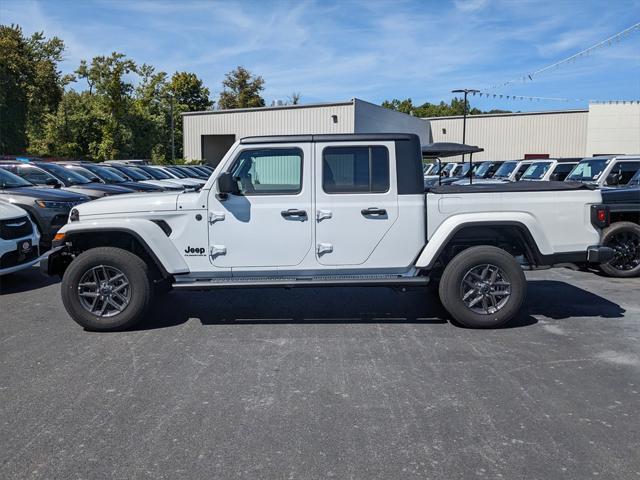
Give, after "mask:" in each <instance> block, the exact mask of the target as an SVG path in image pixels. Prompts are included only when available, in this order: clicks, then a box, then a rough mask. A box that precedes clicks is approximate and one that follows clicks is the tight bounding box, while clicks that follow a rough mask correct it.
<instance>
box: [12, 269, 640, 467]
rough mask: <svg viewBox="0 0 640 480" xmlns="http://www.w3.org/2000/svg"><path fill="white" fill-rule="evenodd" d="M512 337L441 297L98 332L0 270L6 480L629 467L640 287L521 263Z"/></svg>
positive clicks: (285, 300)
mask: <svg viewBox="0 0 640 480" xmlns="http://www.w3.org/2000/svg"><path fill="white" fill-rule="evenodd" d="M527 276H528V278H529V280H530V282H529V296H528V300H527V304H526V307H525V308H524V313H523V314H522V315H521V316H520V317H519V318H518V319H517V320H516V321H514V322H513V323H511V324H510V325H509V328H504V329H500V330H493V331H479V330H469V329H464V328H459V327H456V326H453V325H451V324H449V323H448V322H447V321H446V315H445V313H444V312H443V311H442V307H440V306H439V304H438V302H437V300H436V297H435V296H434V295H433V294H429V293H427V294H425V292H424V291H412V292H406V293H401V292H396V291H393V290H388V289H382V288H375V289H361V288H360V289H359V288H348V289H325V290H311V289H308V290H292V291H285V290H236V291H225V292H215V293H186V292H180V293H172V294H170V295H169V296H167V297H166V298H164V299H162V300H160V301H158V302H157V303H156V305H155V306H154V309H153V312H152V315H151V316H150V318H149V319H148V320H147V321H145V323H144V324H143V325H142V327H141V328H139V329H138V330H136V331H129V332H121V333H108V334H105V333H102V334H99V333H89V332H85V331H83V330H82V329H81V328H80V327H78V326H77V325H76V324H75V323H73V322H72V321H71V320H70V319H69V318H68V317H67V315H66V313H65V311H64V308H63V306H62V303H61V301H60V297H59V285H58V284H57V283H55V282H54V281H52V280H49V279H46V278H44V277H41V276H40V275H39V273H38V271H37V270H36V269H33V271H27V272H22V273H18V274H14V275H11V276H9V277H4V278H2V279H1V280H0V282H1V284H0V285H1V292H2V295H1V296H0V304H1V308H0V312H1V319H0V320H1V321H0V366H1V370H0V411H1V413H2V419H1V424H0V440H1V442H2V449H0V462H1V463H0V478H5V479H10V478H11V479H13V478H19V479H27V478H61V479H62V478H64V479H72V478H122V479H125V478H150V479H160V478H167V479H175V478H207V479H210V478H304V479H315V478H339V479H343V478H362V479H372V478H386V479H392V478H393V479H395V478H421V479H426V478H434V479H435V478H437V479H458V478H476V477H478V478H505V479H514V478H527V479H529V478H539V479H556V478H558V479H564V478H571V479H585V478H625V479H628V478H640V453H639V452H640V421H638V418H640V279H634V280H615V279H608V278H604V277H601V276H598V275H595V274H592V273H588V272H573V271H570V270H548V271H540V272H532V273H528V274H527Z"/></svg>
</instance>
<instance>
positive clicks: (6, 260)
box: [0, 246, 38, 268]
mask: <svg viewBox="0 0 640 480" xmlns="http://www.w3.org/2000/svg"><path fill="white" fill-rule="evenodd" d="M37 257H38V247H36V246H33V247H31V251H30V252H27V253H25V254H24V255H23V256H22V258H20V254H19V253H18V251H17V250H13V251H12V252H7V253H5V254H4V255H2V257H0V268H11V267H15V266H16V265H20V264H22V263H27V262H28V261H29V260H34V259H35V258H37Z"/></svg>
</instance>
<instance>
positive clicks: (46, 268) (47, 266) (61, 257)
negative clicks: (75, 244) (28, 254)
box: [40, 245, 69, 276]
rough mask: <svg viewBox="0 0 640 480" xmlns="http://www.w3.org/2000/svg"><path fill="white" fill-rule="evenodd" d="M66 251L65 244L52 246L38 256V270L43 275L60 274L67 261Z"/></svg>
mask: <svg viewBox="0 0 640 480" xmlns="http://www.w3.org/2000/svg"><path fill="white" fill-rule="evenodd" d="M67 256H68V252H67V246H66V245H59V246H57V247H53V248H52V249H51V250H49V251H48V252H46V253H44V254H43V255H42V256H41V257H40V272H41V273H43V274H44V275H47V276H51V275H62V273H64V270H65V268H66V265H67V264H68V263H69V262H68V261H67V258H65V257H67Z"/></svg>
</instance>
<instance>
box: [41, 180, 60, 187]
mask: <svg viewBox="0 0 640 480" xmlns="http://www.w3.org/2000/svg"><path fill="white" fill-rule="evenodd" d="M44 183H45V184H46V185H48V186H50V187H53V188H60V187H61V186H62V185H61V184H60V182H59V181H58V180H56V179H55V178H47V180H46V181H45V182H44Z"/></svg>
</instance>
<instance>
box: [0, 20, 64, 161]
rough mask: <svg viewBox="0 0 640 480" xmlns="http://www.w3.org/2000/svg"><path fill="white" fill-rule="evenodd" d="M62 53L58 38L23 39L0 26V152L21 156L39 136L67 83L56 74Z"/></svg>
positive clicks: (36, 36)
mask: <svg viewBox="0 0 640 480" xmlns="http://www.w3.org/2000/svg"><path fill="white" fill-rule="evenodd" d="M63 51H64V43H63V42H62V40H60V39H59V38H57V37H53V38H51V39H46V38H45V36H44V34H43V33H42V32H37V33H34V34H33V35H31V37H28V38H26V37H25V36H24V34H23V32H22V29H21V28H20V27H19V26H17V25H11V26H6V25H0V52H2V55H0V152H2V153H23V152H25V151H27V149H28V147H29V143H30V142H34V141H35V140H37V139H38V138H39V137H40V136H41V135H42V131H43V130H42V125H43V121H44V117H45V116H46V115H47V114H49V113H51V112H54V111H55V110H56V109H57V107H58V104H59V103H60V100H61V98H62V94H63V87H64V85H65V83H66V82H67V81H68V78H67V77H63V76H62V75H61V73H60V71H59V70H58V63H59V62H60V60H61V59H62V53H63Z"/></svg>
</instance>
